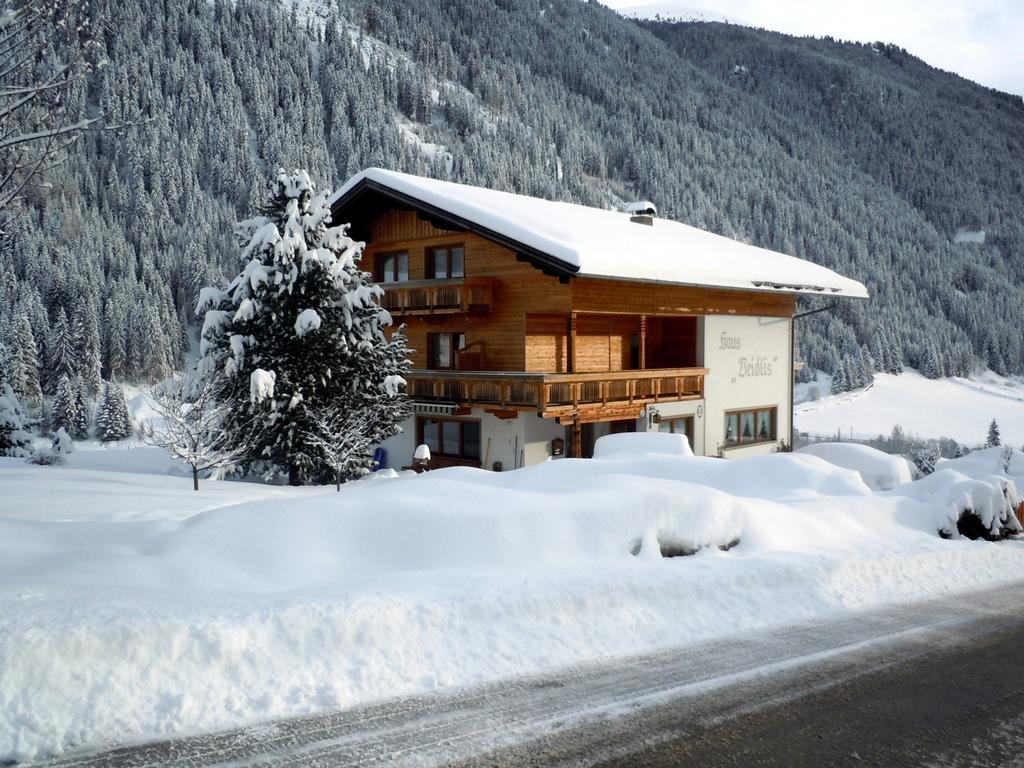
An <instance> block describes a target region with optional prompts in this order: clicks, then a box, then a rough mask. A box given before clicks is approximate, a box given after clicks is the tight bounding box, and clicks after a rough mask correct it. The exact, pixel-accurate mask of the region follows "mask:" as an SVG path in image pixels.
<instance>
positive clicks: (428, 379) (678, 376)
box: [405, 368, 708, 416]
mask: <svg viewBox="0 0 1024 768" xmlns="http://www.w3.org/2000/svg"><path fill="white" fill-rule="evenodd" d="M707 373H708V369H707V368H659V369H648V370H639V371H609V372H607V373H514V372H504V371H496V372H490V371H423V370H418V371H413V372H412V373H411V374H409V375H407V376H406V377H405V378H406V381H407V382H408V387H407V388H406V392H407V394H408V395H409V396H410V397H412V398H414V399H417V400H434V401H438V402H449V403H456V404H458V405H481V406H492V407H495V408H501V409H507V410H521V411H533V410H535V411H538V412H539V413H542V414H544V415H546V416H558V415H559V414H562V413H572V412H575V411H579V410H580V409H584V410H590V409H594V408H604V407H609V408H613V407H623V406H632V405H644V404H646V403H658V402H667V401H672V400H699V399H701V398H703V397H704V377H705V376H706V375H707Z"/></svg>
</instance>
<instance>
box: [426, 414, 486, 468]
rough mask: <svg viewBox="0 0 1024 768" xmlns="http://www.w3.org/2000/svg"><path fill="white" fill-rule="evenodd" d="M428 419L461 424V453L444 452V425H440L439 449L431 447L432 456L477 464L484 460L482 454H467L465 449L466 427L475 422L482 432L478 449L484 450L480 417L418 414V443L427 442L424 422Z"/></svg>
mask: <svg viewBox="0 0 1024 768" xmlns="http://www.w3.org/2000/svg"><path fill="white" fill-rule="evenodd" d="M427 421H436V422H437V423H438V424H439V425H442V424H443V423H452V424H458V425H459V453H458V455H455V454H451V453H445V452H444V426H439V428H438V433H437V445H438V450H436V451H435V450H434V449H433V448H431V449H430V455H431V457H434V456H437V457H439V458H442V459H454V460H457V461H465V462H473V463H475V464H476V465H477V466H479V465H480V462H481V461H483V458H482V456H476V457H475V458H474V457H472V456H466V455H465V454H466V449H465V445H466V434H465V427H466V425H467V424H475V425H476V426H477V427H478V428H479V430H480V433H479V441H478V443H477V450H478V451H480V452H482V451H483V442H484V430H483V425H482V423H481V421H480V419H455V418H451V417H449V416H441V415H435V414H421V415H418V416H417V417H416V445H423V444H424V442H425V441H424V439H423V424H424V422H427Z"/></svg>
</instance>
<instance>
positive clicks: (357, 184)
mask: <svg viewBox="0 0 1024 768" xmlns="http://www.w3.org/2000/svg"><path fill="white" fill-rule="evenodd" d="M382 197H383V198H385V199H387V200H389V201H392V202H394V203H397V204H399V205H402V206H403V207H409V208H413V209H416V210H419V211H420V212H421V213H423V214H424V215H425V216H426V217H427V218H428V219H430V220H432V221H434V222H435V223H437V224H438V226H441V227H442V228H444V227H453V228H457V229H466V230H469V231H472V232H476V233H477V234H480V235H482V236H483V237H487V238H489V239H491V240H495V241H497V242H499V243H501V244H502V245H505V246H507V247H509V248H511V249H513V250H514V251H516V253H517V254H518V255H519V257H520V258H523V259H525V260H528V261H530V262H531V263H533V264H534V265H535V266H537V267H538V268H540V269H543V270H544V271H545V272H548V273H549V274H554V275H558V276H559V277H562V278H570V277H575V276H579V277H598V278H612V279H618V280H641V281H646V282H661V283H676V284H680V285H696V286H708V287H719V288H732V289H738V290H748V291H749V290H754V291H768V292H784V293H807V294H821V295H827V296H850V297H855V298H867V296H868V292H867V289H866V288H865V287H864V285H863V284H862V283H860V282H858V281H856V280H853V279H850V278H848V277H843V276H842V275H840V274H838V273H836V272H833V271H832V270H830V269H828V268H826V267H822V266H820V265H818V264H813V263H812V262H809V261H805V260H804V259H798V258H796V257H795V256H787V255H785V254H782V253H778V252H776V251H770V250H768V249H766V248H758V247H757V246H754V245H747V244H746V243H741V242H739V241H738V240H732V239H730V238H728V237H722V236H721V235H716V234H713V233H711V232H706V231H704V230H702V229H697V228H696V227H691V226H687V225H686V224H680V223H679V222H676V221H670V220H668V219H655V220H654V223H653V225H650V226H648V225H645V224H638V223H634V222H631V221H630V216H629V214H627V213H620V212H617V211H607V210H602V209H600V208H589V207H587V206H583V205H576V204H574V203H563V202H556V201H551V200H542V199H540V198H536V197H527V196H525V195H516V194H512V193H510V192H499V191H498V190H494V189H487V188H485V187H473V186H469V185H468V184H455V183H453V182H450V181H437V180H436V179H428V178H425V177H422V176H412V175H409V174H406V173H398V172H397V171H386V170H383V169H381V168H367V169H366V170H364V171H361V172H360V173H358V174H356V175H355V176H353V177H352V178H351V179H349V180H348V181H347V182H346V183H345V185H344V186H343V187H342V188H341V189H340V190H338V192H336V193H335V194H334V195H333V196H332V197H331V201H330V202H331V207H332V209H333V210H334V211H335V212H336V214H338V215H340V216H341V218H340V219H339V218H337V217H336V218H335V220H336V221H339V220H340V221H344V220H345V217H346V216H352V214H356V216H353V218H354V219H355V220H358V218H359V214H362V215H365V214H366V213H368V212H369V211H367V210H366V208H365V206H366V205H367V204H368V203H372V202H374V201H379V200H380V199H381V198H382Z"/></svg>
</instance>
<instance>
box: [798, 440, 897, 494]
mask: <svg viewBox="0 0 1024 768" xmlns="http://www.w3.org/2000/svg"><path fill="white" fill-rule="evenodd" d="M798 452H799V453H806V454H810V455H811V456H818V457H819V458H822V459H824V460H825V461H827V462H828V463H830V464H835V465H836V466H837V467H846V468H847V469H852V470H855V471H856V472H858V473H859V474H860V476H861V477H862V478H863V479H864V482H865V483H866V484H867V486H868V488H870V489H871V490H873V491H890V490H892V489H893V488H895V487H897V486H900V485H903V484H904V483H909V482H910V480H911V478H912V474H911V471H910V464H909V463H908V462H907V460H906V459H905V458H903V457H902V456H893V455H892V454H889V453H884V452H883V451H879V450H877V449H875V448H871V447H870V446H867V445H858V444H857V443H814V444H813V445H807V446H804V447H803V448H800V449H799V451H798Z"/></svg>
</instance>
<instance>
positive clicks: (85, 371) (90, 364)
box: [71, 299, 102, 398]
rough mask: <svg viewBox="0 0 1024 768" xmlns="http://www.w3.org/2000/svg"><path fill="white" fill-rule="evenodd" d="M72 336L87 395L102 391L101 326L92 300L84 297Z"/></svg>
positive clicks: (77, 312) (75, 318) (73, 323)
mask: <svg viewBox="0 0 1024 768" xmlns="http://www.w3.org/2000/svg"><path fill="white" fill-rule="evenodd" d="M71 338H72V343H73V344H74V348H75V356H76V358H77V365H76V367H77V370H78V373H79V375H80V376H81V379H82V386H83V387H84V388H85V394H86V396H87V397H90V398H92V397H96V395H98V394H99V392H100V385H101V384H102V379H101V377H100V328H99V319H98V318H97V316H96V308H95V306H94V305H93V303H92V301H91V300H88V299H83V301H82V303H81V304H80V305H79V307H78V309H77V310H76V311H75V317H74V320H73V321H72V323H71Z"/></svg>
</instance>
